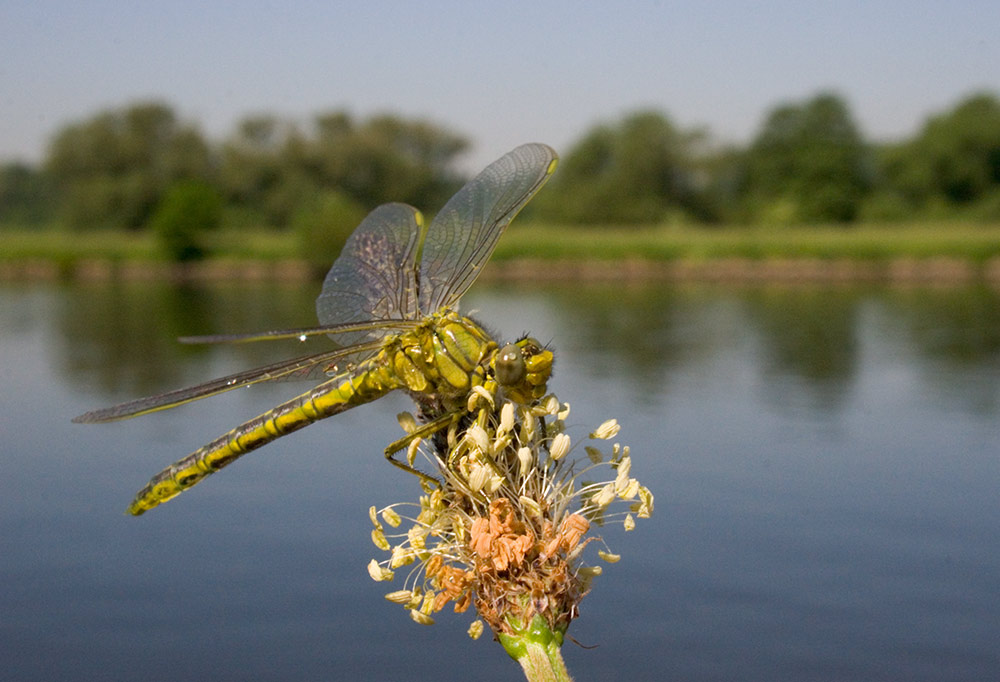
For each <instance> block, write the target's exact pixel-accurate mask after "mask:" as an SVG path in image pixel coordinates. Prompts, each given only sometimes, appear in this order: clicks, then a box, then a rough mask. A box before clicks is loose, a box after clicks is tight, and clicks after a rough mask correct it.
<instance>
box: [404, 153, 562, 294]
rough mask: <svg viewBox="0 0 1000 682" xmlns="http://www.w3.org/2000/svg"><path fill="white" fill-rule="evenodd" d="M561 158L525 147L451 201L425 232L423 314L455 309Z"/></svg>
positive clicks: (495, 164) (422, 265) (421, 274)
mask: <svg viewBox="0 0 1000 682" xmlns="http://www.w3.org/2000/svg"><path fill="white" fill-rule="evenodd" d="M557 160H558V156H557V155H556V153H555V151H554V150H553V149H552V148H551V147H548V146H546V145H544V144H525V145H521V146H520V147H517V148H516V149H514V150H512V151H510V152H508V153H507V154H505V155H504V156H502V157H501V158H500V159H498V160H496V161H494V162H493V163H491V164H490V165H489V166H487V167H486V168H485V169H484V170H483V171H482V172H481V173H480V174H479V175H477V176H476V177H474V178H473V179H472V180H470V181H469V182H468V183H466V185H465V186H464V187H462V189H460V190H459V191H458V193H457V194H455V196H453V197H452V198H451V199H449V200H448V203H447V204H445V205H444V208H442V209H441V211H440V213H438V214H437V216H435V218H434V220H433V221H432V222H431V224H430V227H429V228H428V229H427V236H426V238H425V240H424V244H423V251H422V255H421V265H420V309H421V310H423V311H424V313H425V314H429V313H432V312H435V311H437V310H439V309H441V308H443V307H454V306H455V304H457V303H458V299H459V298H461V296H462V294H464V293H465V292H466V290H468V288H469V287H470V286H472V283H473V282H475V281H476V277H478V276H479V273H480V271H481V270H482V267H483V265H485V263H486V261H487V260H489V258H490V255H491V254H492V253H493V248H494V247H495V246H496V244H497V240H499V239H500V235H502V234H503V231H504V230H505V229H506V228H507V225H509V224H510V221H511V220H513V219H514V216H516V215H517V213H518V212H519V211H520V210H521V209H522V208H524V205H525V204H527V203H528V201H529V200H530V199H531V197H533V196H534V195H535V193H536V192H537V191H538V190H539V189H541V187H542V185H544V184H545V181H546V180H548V179H549V176H550V175H552V172H553V171H554V170H555V167H556V162H557Z"/></svg>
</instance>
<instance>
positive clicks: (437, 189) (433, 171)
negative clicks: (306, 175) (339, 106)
mask: <svg viewBox="0 0 1000 682" xmlns="http://www.w3.org/2000/svg"><path fill="white" fill-rule="evenodd" d="M316 130H317V138H316V144H315V159H316V161H317V163H316V168H317V170H318V172H319V180H320V182H321V183H322V184H323V186H326V187H336V188H338V189H340V190H341V191H343V192H345V193H347V194H349V195H350V196H352V197H353V198H354V199H355V200H357V201H358V202H360V203H361V204H363V205H364V206H366V207H369V208H373V207H375V206H377V205H378V204H382V203H385V202H387V201H403V202H407V203H410V204H413V205H415V206H421V207H423V208H428V209H429V208H431V207H438V206H440V205H441V204H443V203H444V202H445V201H447V199H448V198H449V197H450V196H451V194H452V192H453V191H454V190H455V189H457V187H458V185H459V184H460V179H459V178H458V177H457V176H456V175H455V174H454V172H453V171H452V170H451V166H452V163H453V162H454V159H455V157H456V156H457V155H458V154H460V153H461V152H463V151H465V149H466V148H467V147H468V141H467V140H466V139H465V138H464V137H461V136H459V135H455V134H453V133H451V132H449V131H447V130H445V129H443V128H440V127H438V126H436V125H435V124H433V123H430V122H428V121H422V120H414V121H409V120H406V119H403V118H400V117H398V116H394V115H389V114H384V115H379V116H374V117H372V118H369V119H367V120H365V121H362V122H361V123H355V122H354V121H353V120H352V119H351V118H350V116H348V115H347V114H346V113H344V112H332V113H328V114H324V115H321V116H318V117H317V118H316Z"/></svg>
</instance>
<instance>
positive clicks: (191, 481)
mask: <svg viewBox="0 0 1000 682" xmlns="http://www.w3.org/2000/svg"><path fill="white" fill-rule="evenodd" d="M400 387H401V386H400V385H399V383H398V381H397V380H396V377H395V375H394V374H393V373H392V372H391V371H389V370H388V369H387V368H386V367H384V366H382V367H379V366H377V365H376V364H375V363H374V362H369V363H365V365H362V368H359V370H358V371H355V372H354V373H352V374H348V375H340V376H338V377H336V378H334V379H331V380H330V381H327V382H324V383H322V384H320V385H319V386H316V387H315V388H313V389H312V390H310V391H309V392H307V393H303V394H302V395H300V396H297V397H295V398H292V399H291V400H289V401H287V402H284V403H282V404H281V405H278V406H277V407H275V408H274V409H271V410H268V411H267V412H265V413H264V414H261V415H259V416H257V417H254V418H253V419H251V420H250V421H247V422H244V423H243V424H241V425H240V426H237V427H236V428H235V429H233V430H231V431H229V432H228V433H226V434H224V435H222V436H220V437H219V438H216V439H215V440H213V441H212V442H211V443H208V444H207V445H205V446H204V447H201V448H199V449H198V450H195V451H194V452H192V453H191V454H190V455H188V456H187V457H185V458H184V459H181V460H179V461H177V462H174V463H173V464H172V465H170V466H169V467H167V468H166V469H164V470H163V471H161V472H160V473H158V474H157V475H156V476H154V477H153V478H152V479H151V480H150V481H149V483H148V484H146V487H144V488H143V489H142V490H140V491H139V492H138V493H136V496H135V499H134V500H132V504H130V505H129V507H128V512H129V513H130V514H134V515H136V516H138V515H139V514H142V513H144V512H146V511H149V510H150V509H152V508H153V507H156V506H157V505H159V504H161V503H163V502H166V501H167V500H169V499H171V498H172V497H175V496H176V495H178V494H179V493H181V492H183V491H185V490H187V489H188V488H190V487H192V486H193V485H195V484H196V483H198V482H199V481H201V480H202V479H203V478H205V477H206V476H208V475H209V474H213V473H215V472H216V471H218V470H219V469H221V468H223V467H225V466H226V465H228V464H230V463H232V462H234V461H236V460H237V459H239V458H240V457H242V456H243V455H245V454H246V453H248V452H250V451H252V450H256V449H257V448H259V447H261V446H262V445H267V444H268V443H270V442H271V441H273V440H275V439H277V438H280V437H281V436H284V435H286V434H289V433H291V432H292V431H297V430H298V429H301V428H302V427H303V426H308V425H309V424H312V423H313V422H315V421H318V420H320V419H324V418H326V417H332V416H333V415H335V414H340V413H341V412H345V411H347V410H349V409H351V408H352V407H357V406H358V405H363V404H365V403H368V402H371V401H373V400H376V399H378V398H380V397H382V396H383V395H385V394H386V393H388V392H389V391H391V390H393V389H396V388H400Z"/></svg>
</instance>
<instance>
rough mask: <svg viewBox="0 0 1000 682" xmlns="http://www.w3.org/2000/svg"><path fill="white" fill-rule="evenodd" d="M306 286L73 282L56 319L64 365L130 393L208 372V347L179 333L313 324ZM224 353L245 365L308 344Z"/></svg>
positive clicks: (107, 386) (100, 384)
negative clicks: (192, 343)
mask: <svg viewBox="0 0 1000 682" xmlns="http://www.w3.org/2000/svg"><path fill="white" fill-rule="evenodd" d="M312 288H317V287H312ZM310 289H311V287H299V288H292V287H276V286H273V285H264V284H258V285H250V286H248V285H245V284H239V285H235V284H233V285H218V286H208V287H200V286H173V285H170V284H166V283H145V282H130V283H111V284H104V285H93V286H78V287H75V288H73V289H69V290H67V291H66V296H65V298H64V304H63V306H62V308H61V310H60V311H59V317H58V320H57V321H56V324H57V325H58V328H59V333H58V334H57V337H58V342H59V343H61V344H62V345H63V348H62V349H61V356H62V365H63V367H64V368H65V370H66V372H67V373H69V374H70V375H72V376H73V378H74V380H78V379H80V378H83V377H86V378H87V379H88V380H89V381H91V382H92V383H94V384H95V385H97V386H98V387H100V388H102V389H104V390H107V391H109V392H114V393H116V394H127V395H132V396H133V397H140V396H141V395H146V394H148V393H150V392H157V391H161V390H165V389H167V388H176V387H178V386H180V385H183V384H189V383H196V382H198V381H202V380H207V379H211V378H213V377H212V376H209V374H210V371H209V370H208V369H207V362H208V359H209V357H210V351H211V347H205V346H186V345H183V344H180V343H178V342H177V337H179V336H186V335H197V334H214V333H224V332H250V331H262V330H266V329H276V328H283V327H301V326H309V325H313V324H315V313H314V312H313V299H314V297H315V295H316V293H317V292H315V291H310ZM227 352H232V353H236V354H238V355H240V356H242V357H243V358H245V362H246V367H248V368H249V367H251V366H253V365H254V364H255V363H256V364H263V363H264V362H267V361H271V360H276V359H278V358H281V357H286V356H288V357H290V356H292V355H296V354H303V353H306V352H308V350H307V349H303V348H302V347H301V346H299V347H296V344H294V343H292V342H271V343H257V344H240V345H238V346H231V347H229V349H227ZM241 362H242V361H241Z"/></svg>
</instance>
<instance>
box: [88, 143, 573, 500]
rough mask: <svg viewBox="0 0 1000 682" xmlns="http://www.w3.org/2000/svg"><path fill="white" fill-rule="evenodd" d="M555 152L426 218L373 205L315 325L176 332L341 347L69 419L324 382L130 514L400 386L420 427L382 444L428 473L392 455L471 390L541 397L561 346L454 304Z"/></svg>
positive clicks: (169, 476) (477, 184)
mask: <svg viewBox="0 0 1000 682" xmlns="http://www.w3.org/2000/svg"><path fill="white" fill-rule="evenodd" d="M557 162H558V156H557V154H556V152H555V151H554V150H553V149H551V148H550V147H548V146H546V145H544V144H526V145H522V146H520V147H517V148H515V149H513V150H512V151H510V152H508V153H507V154H505V155H504V156H503V157H501V158H500V159H498V160H496V161H494V162H493V163H491V164H490V165H489V166H487V167H486V168H485V169H484V170H483V171H482V172H481V173H479V174H478V175H477V176H476V177H474V178H473V179H472V180H470V181H469V182H468V183H466V184H465V186H463V187H462V188H461V189H460V190H459V191H458V192H457V193H456V194H455V195H454V196H453V197H452V198H451V199H449V200H448V202H447V203H446V204H445V205H444V207H443V208H442V209H441V210H440V211H439V212H438V214H437V215H436V216H435V217H434V219H433V220H432V221H431V222H430V224H429V225H428V224H427V223H426V222H425V220H424V218H423V216H422V214H421V213H420V211H418V210H417V209H415V208H413V207H412V206H409V205H407V204H402V203H390V204H385V205H382V206H379V207H378V208H376V209H375V210H374V211H372V212H371V213H370V214H368V216H367V217H366V218H365V219H364V220H363V221H362V223H361V224H360V225H359V226H358V227H357V228H356V229H355V231H354V232H353V233H352V235H351V236H350V238H349V239H348V240H347V242H346V243H345V244H344V247H343V249H342V250H341V254H340V256H339V257H338V258H337V259H336V261H335V262H334V264H333V267H332V268H331V269H330V271H329V273H328V274H327V276H326V278H325V279H324V281H323V288H322V291H321V293H320V295H319V297H318V298H317V299H316V313H317V317H318V319H319V326H317V327H307V328H301V329H285V330H275V331H266V332H260V333H253V334H230V335H215V336H202V337H186V338H182V339H181V341H182V342H188V343H238V342H246V341H261V340H274V339H299V340H302V341H304V340H306V339H307V338H309V337H313V336H324V335H325V336H328V337H329V338H330V339H332V340H333V342H334V347H332V348H330V349H328V350H325V351H322V352H318V353H313V354H310V355H306V356H301V357H295V358H291V359H286V360H282V361H279V362H276V363H273V364H270V365H267V366H264V367H258V368H255V369H250V370H247V371H242V372H238V373H235V374H230V375H228V376H224V377H220V378H218V379H213V380H211V381H208V382H205V383H201V384H198V385H196V386H191V387H188V388H181V389H177V390H173V391H168V392H166V393H160V394H158V395H153V396H149V397H146V398H139V399H137V400H131V401H128V402H124V403H121V404H119V405H114V406H112V407H107V408H103V409H98V410H94V411H92V412H87V413H86V414H82V415H80V416H78V417H76V418H75V419H73V421H74V422H77V423H103V422H112V421H117V420H121V419H127V418H130V417H136V416H139V415H144V414H148V413H151V412H156V411H159V410H163V409H167V408H172V407H176V406H178V405H182V404H185V403H189V402H191V401H194V400H199V399H201V398H206V397H208V396H213V395H217V394H220V393H223V392H226V391H231V390H233V389H236V388H240V387H243V386H249V385H252V384H257V383H260V382H267V381H282V380H289V379H321V382H320V383H319V384H318V385H316V386H314V387H313V388H312V389H310V390H309V391H306V392H305V393H302V394H301V395H298V396H296V397H294V398H292V399H290V400H288V401H286V402H284V403H282V404H280V405H278V406H276V407H274V408H272V409H270V410H268V411H267V412H264V413H263V414H260V415H258V416H257V417H254V418H253V419H250V420H248V421H246V422H244V423H243V424H240V425H239V426H237V427H235V428H234V429H232V430H230V431H228V432H227V433H225V434H223V435H222V436H220V437H219V438H216V439H215V440H213V441H211V442H210V443H208V444H206V445H204V446H203V447H201V448H199V449H197V450H195V451H194V452H192V453H191V454H189V455H187V456H186V457H184V458H182V459H180V460H178V461H176V462H174V463H173V464H171V465H170V466H168V467H166V468H165V469H163V470H162V471H161V472H160V473H158V474H156V475H155V476H153V477H152V478H151V479H150V481H149V483H147V484H146V486H145V487H143V488H142V489H141V490H140V491H139V492H138V493H136V495H135V498H134V499H133V501H132V503H131V504H130V505H129V507H128V512H129V513H130V514H133V515H136V516H138V515H140V514H143V513H145V512H147V511H149V510H150V509H153V508H154V507H157V506H158V505H160V504H162V503H164V502H166V501H168V500H170V499H172V498H174V497H176V496H177V495H178V494H180V493H181V492H183V491H185V490H187V489H189V488H191V487H192V486H194V485H195V484H197V483H199V482H200V481H202V480H204V478H205V477H206V476H208V475H210V474H212V473H215V472H216V471H218V470H220V469H222V468H223V467H225V466H227V465H228V464H231V463H232V462H234V461H235V460H237V459H239V458H240V457H242V456H243V455H245V454H247V453H249V452H251V451H253V450H256V449H257V448H259V447H261V446H263V445H266V444H268V443H270V442H272V441H274V440H276V439H277V438H280V437H281V436H284V435H286V434H289V433H291V432H293V431H296V430H298V429H300V428H302V427H305V426H308V425H309V424H312V423H313V422H316V421H319V420H320V419H325V418H327V417H332V416H334V415H336V414H340V413H342V412H344V411H346V410H349V409H351V408H354V407H357V406H359V405H363V404H366V403H370V402H372V401H374V400H377V399H379V398H381V397H383V396H385V395H386V394H388V393H390V392H392V391H396V390H402V391H405V392H407V393H409V395H410V396H411V397H412V398H413V399H414V400H415V402H416V403H417V407H418V416H419V417H420V419H421V422H422V423H421V424H420V425H418V426H416V427H415V428H413V429H411V430H410V433H408V434H407V436H406V437H404V438H402V439H400V440H397V441H395V442H394V443H392V444H390V445H389V446H388V447H386V449H385V456H386V458H387V459H388V460H389V461H390V462H391V463H392V464H394V465H396V466H398V467H400V468H403V469H405V470H407V471H410V472H411V473H414V474H416V475H418V476H420V477H421V478H422V479H424V480H428V481H429V482H431V481H433V478H432V477H430V476H429V475H427V474H424V473H422V472H419V471H417V470H416V469H414V468H413V467H412V466H410V465H409V464H406V463H404V462H401V461H398V460H396V459H395V458H394V455H395V454H396V453H398V452H400V451H401V450H403V449H404V448H407V446H408V445H409V444H410V443H412V442H413V441H414V440H415V439H418V438H427V437H432V438H433V437H436V438H440V436H441V434H442V433H443V432H445V431H446V430H447V429H449V428H454V425H455V424H457V423H459V422H460V421H461V420H462V419H463V418H467V416H468V414H469V409H471V408H467V407H466V406H467V405H469V404H470V395H471V394H473V393H478V394H482V393H484V392H485V395H486V396H487V398H491V397H493V396H496V397H497V398H498V399H505V400H511V401H514V402H515V403H518V404H532V403H533V402H535V401H538V400H539V399H540V398H542V397H543V396H544V395H545V392H546V390H547V389H546V383H547V381H548V379H549V378H550V376H551V371H552V363H553V353H552V351H551V350H549V349H547V348H546V347H545V346H544V345H542V344H541V343H539V342H538V341H537V340H536V339H534V338H531V337H528V336H525V337H523V338H521V339H519V340H517V341H515V342H512V343H506V344H504V345H502V346H501V345H500V343H499V342H498V341H497V340H496V339H494V338H493V336H492V335H491V334H490V333H489V332H488V331H487V330H486V329H485V328H484V327H483V326H482V325H480V324H479V323H478V322H476V321H474V320H473V319H472V318H470V317H466V316H463V315H461V314H460V313H459V312H458V303H459V299H460V298H461V297H462V295H463V294H464V293H465V292H466V291H467V290H468V289H469V287H470V286H472V284H473V283H474V282H475V280H476V278H477V277H478V275H479V273H480V272H481V271H482V268H483V266H484V265H485V263H486V262H487V261H488V260H489V258H490V256H491V255H492V253H493V250H494V248H495V247H496V244H497V241H498V240H499V238H500V236H501V235H502V234H503V232H504V230H505V229H506V228H507V226H508V225H509V224H510V222H511V221H512V220H513V219H514V217H515V216H516V215H517V214H518V213H519V212H520V210H521V209H522V208H524V206H525V205H526V204H527V203H528V201H529V200H530V199H531V198H532V197H533V196H534V195H535V194H536V193H537V192H538V191H539V190H540V189H541V187H542V185H544V184H545V182H546V181H547V180H548V179H549V177H550V176H551V175H552V173H553V171H554V170H555V167H556V164H557ZM472 397H473V398H475V396H472ZM463 415H464V416H463ZM439 449H440V448H439Z"/></svg>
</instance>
